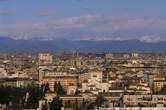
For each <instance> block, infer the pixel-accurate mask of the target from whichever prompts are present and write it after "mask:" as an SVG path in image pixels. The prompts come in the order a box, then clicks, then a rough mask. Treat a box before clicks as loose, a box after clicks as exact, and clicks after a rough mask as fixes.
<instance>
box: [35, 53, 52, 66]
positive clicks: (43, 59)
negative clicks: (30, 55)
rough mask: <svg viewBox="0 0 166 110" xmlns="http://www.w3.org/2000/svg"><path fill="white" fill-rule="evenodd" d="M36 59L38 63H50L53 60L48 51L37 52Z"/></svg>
mask: <svg viewBox="0 0 166 110" xmlns="http://www.w3.org/2000/svg"><path fill="white" fill-rule="evenodd" d="M38 59H39V65H42V64H51V63H52V62H53V55H52V54H50V53H39V55H38Z"/></svg>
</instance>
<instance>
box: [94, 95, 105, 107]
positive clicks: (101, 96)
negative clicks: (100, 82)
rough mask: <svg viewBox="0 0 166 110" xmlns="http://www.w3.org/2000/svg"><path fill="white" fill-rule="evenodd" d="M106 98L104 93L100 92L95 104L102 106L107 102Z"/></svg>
mask: <svg viewBox="0 0 166 110" xmlns="http://www.w3.org/2000/svg"><path fill="white" fill-rule="evenodd" d="M105 101H106V99H105V98H104V96H103V95H102V94H99V95H98V96H97V97H96V101H95V104H96V106H97V107H100V106H101V105H103V104H104V103H105Z"/></svg>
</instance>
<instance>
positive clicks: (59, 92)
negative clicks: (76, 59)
mask: <svg viewBox="0 0 166 110" xmlns="http://www.w3.org/2000/svg"><path fill="white" fill-rule="evenodd" d="M54 90H55V92H56V94H57V95H65V91H64V89H63V87H62V85H61V83H60V82H58V83H57V82H55V84H54Z"/></svg>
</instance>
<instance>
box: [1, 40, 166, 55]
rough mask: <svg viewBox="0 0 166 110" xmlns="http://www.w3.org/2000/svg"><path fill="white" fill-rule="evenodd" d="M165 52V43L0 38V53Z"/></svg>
mask: <svg viewBox="0 0 166 110" xmlns="http://www.w3.org/2000/svg"><path fill="white" fill-rule="evenodd" d="M75 50H79V51H80V52H92V53H93V52H163V53H165V52H166V41H161V42H155V43H149V42H148V43H147V42H142V41H140V40H137V39H131V40H115V41H114V40H103V41H95V40H67V39H54V40H42V39H41V40H40V39H38V40H34V39H29V40H23V39H22V40H21V39H20V40H15V39H12V38H8V37H0V52H42V51H51V52H72V51H75Z"/></svg>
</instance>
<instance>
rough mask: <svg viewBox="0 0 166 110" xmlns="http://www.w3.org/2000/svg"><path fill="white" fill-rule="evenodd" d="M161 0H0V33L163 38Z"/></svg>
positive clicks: (26, 36)
mask: <svg viewBox="0 0 166 110" xmlns="http://www.w3.org/2000/svg"><path fill="white" fill-rule="evenodd" d="M165 4H166V1H165V0H160V1H157V0H137V1H135V0H123V1H122V0H0V36H5V37H11V38H14V39H45V40H52V39H70V40H129V39H139V40H141V41H144V42H159V41H163V40H165V39H166V37H165V36H166V31H165V29H166V20H165V18H166V14H165V12H166V7H165Z"/></svg>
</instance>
